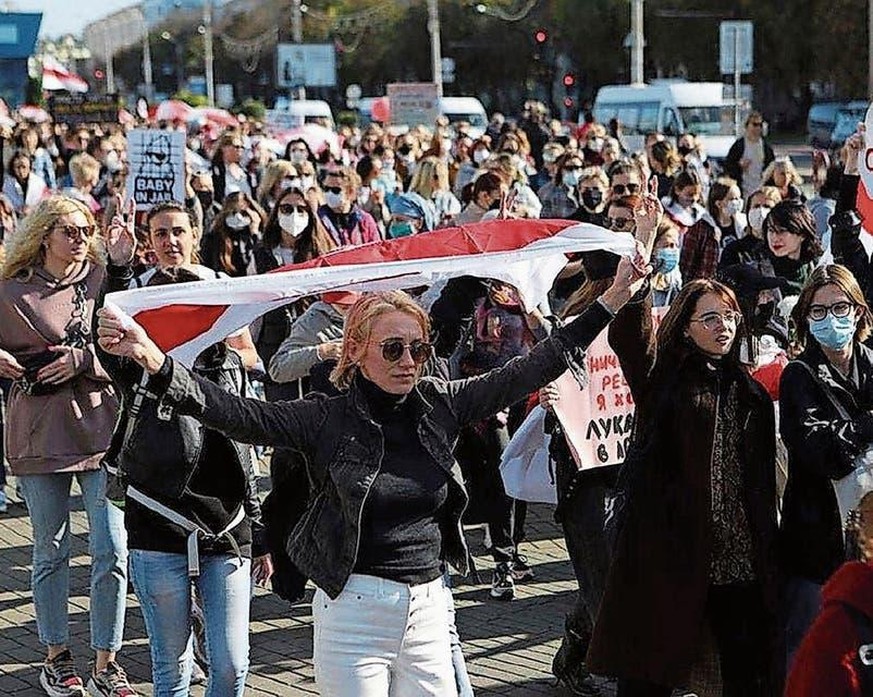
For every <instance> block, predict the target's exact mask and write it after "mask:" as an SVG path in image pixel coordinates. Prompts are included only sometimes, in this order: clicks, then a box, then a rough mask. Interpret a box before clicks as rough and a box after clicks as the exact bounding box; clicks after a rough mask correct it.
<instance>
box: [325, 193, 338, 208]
mask: <svg viewBox="0 0 873 697" xmlns="http://www.w3.org/2000/svg"><path fill="white" fill-rule="evenodd" d="M324 202H325V203H326V204H327V205H328V206H329V207H330V208H333V209H334V210H338V209H339V208H342V205H343V195H342V194H335V193H334V192H333V191H328V192H327V193H326V194H325V195H324Z"/></svg>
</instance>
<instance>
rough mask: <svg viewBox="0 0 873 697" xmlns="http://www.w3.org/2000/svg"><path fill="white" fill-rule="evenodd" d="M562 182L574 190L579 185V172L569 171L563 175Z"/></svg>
mask: <svg viewBox="0 0 873 697" xmlns="http://www.w3.org/2000/svg"><path fill="white" fill-rule="evenodd" d="M561 181H562V182H563V183H564V186H569V187H570V188H571V189H572V188H573V187H575V186H576V184H578V183H579V172H577V171H576V170H567V171H566V172H564V173H563V174H562V175H561Z"/></svg>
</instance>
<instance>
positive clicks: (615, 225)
mask: <svg viewBox="0 0 873 697" xmlns="http://www.w3.org/2000/svg"><path fill="white" fill-rule="evenodd" d="M636 222H637V221H636V220H634V219H633V218H607V219H606V226H607V227H608V228H609V229H610V230H618V231H620V232H625V231H627V230H631V229H633V227H634V226H635V225H636Z"/></svg>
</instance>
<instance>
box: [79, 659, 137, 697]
mask: <svg viewBox="0 0 873 697" xmlns="http://www.w3.org/2000/svg"><path fill="white" fill-rule="evenodd" d="M88 694H89V695H91V696H92V697H136V696H137V692H136V691H135V690H134V689H133V688H132V687H131V686H130V683H129V682H128V681H127V675H126V674H125V672H124V669H123V668H122V667H121V666H120V665H118V664H117V663H116V662H115V661H110V662H109V665H107V666H106V667H105V668H104V669H103V670H101V671H100V672H99V673H92V674H91V679H90V680H89V681H88Z"/></svg>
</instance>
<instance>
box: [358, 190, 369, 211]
mask: <svg viewBox="0 0 873 697" xmlns="http://www.w3.org/2000/svg"><path fill="white" fill-rule="evenodd" d="M369 200H370V187H369V186H362V187H361V188H360V189H358V203H360V204H361V205H362V206H366V205H367V201H369Z"/></svg>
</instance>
